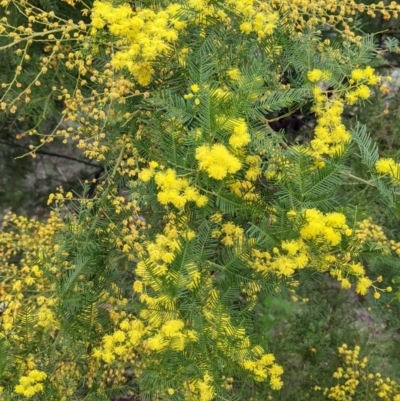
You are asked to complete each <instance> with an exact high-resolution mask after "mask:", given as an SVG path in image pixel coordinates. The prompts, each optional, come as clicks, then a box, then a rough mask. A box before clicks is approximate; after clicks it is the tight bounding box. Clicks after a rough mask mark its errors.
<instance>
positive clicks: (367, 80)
mask: <svg viewBox="0 0 400 401" xmlns="http://www.w3.org/2000/svg"><path fill="white" fill-rule="evenodd" d="M380 81H381V77H380V76H379V75H375V70H374V69H373V68H372V67H370V66H367V67H366V68H364V69H361V68H356V69H355V70H353V71H352V73H351V79H350V84H352V85H353V84H354V88H352V89H351V90H349V91H347V92H346V95H345V97H346V101H347V103H348V104H350V105H352V104H354V103H356V102H357V100H359V99H361V100H365V99H368V98H369V97H370V96H371V90H370V89H369V87H368V85H370V86H371V85H376V84H378V83H379V82H380Z"/></svg>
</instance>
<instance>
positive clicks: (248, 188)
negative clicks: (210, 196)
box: [229, 180, 260, 203]
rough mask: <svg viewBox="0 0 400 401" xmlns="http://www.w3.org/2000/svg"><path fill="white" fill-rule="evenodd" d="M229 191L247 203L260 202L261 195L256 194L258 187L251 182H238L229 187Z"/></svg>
mask: <svg viewBox="0 0 400 401" xmlns="http://www.w3.org/2000/svg"><path fill="white" fill-rule="evenodd" d="M229 189H230V190H231V191H232V193H234V194H235V195H237V196H239V197H240V198H242V199H243V200H244V201H246V202H249V203H251V202H256V201H258V200H260V195H259V194H257V193H255V190H256V187H255V186H254V185H253V183H252V182H250V181H246V180H244V181H240V180H236V181H234V182H233V183H232V184H230V185H229Z"/></svg>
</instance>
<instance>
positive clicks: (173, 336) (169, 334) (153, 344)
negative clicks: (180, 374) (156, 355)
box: [144, 319, 197, 351]
mask: <svg viewBox="0 0 400 401" xmlns="http://www.w3.org/2000/svg"><path fill="white" fill-rule="evenodd" d="M184 327H185V323H184V322H183V321H182V320H180V319H173V320H168V321H166V322H165V323H164V324H163V325H162V326H161V328H160V329H159V330H157V333H156V334H154V335H152V336H151V337H149V338H148V339H147V340H146V342H145V343H144V347H145V348H148V349H149V350H151V351H162V350H174V351H183V350H184V348H185V345H186V344H187V343H188V342H191V341H197V334H196V332H195V331H194V330H184Z"/></svg>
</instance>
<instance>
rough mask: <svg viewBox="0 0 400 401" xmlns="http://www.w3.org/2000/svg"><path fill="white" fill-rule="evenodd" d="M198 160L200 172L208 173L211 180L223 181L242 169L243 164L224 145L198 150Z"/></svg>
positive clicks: (204, 147) (205, 146)
mask: <svg viewBox="0 0 400 401" xmlns="http://www.w3.org/2000/svg"><path fill="white" fill-rule="evenodd" d="M195 157H196V160H198V161H199V168H200V170H203V171H206V172H207V174H208V176H209V177H210V178H213V179H215V180H222V179H224V178H225V177H226V176H227V175H228V174H234V173H236V172H237V171H239V170H240V169H241V167H242V164H241V162H240V161H239V159H237V158H236V157H235V156H234V155H232V154H231V153H230V152H229V151H228V149H227V148H226V147H225V146H224V145H222V144H215V145H213V146H211V147H210V146H209V145H203V146H200V147H198V148H197V149H196V155H195Z"/></svg>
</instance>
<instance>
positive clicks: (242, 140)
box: [229, 118, 250, 149]
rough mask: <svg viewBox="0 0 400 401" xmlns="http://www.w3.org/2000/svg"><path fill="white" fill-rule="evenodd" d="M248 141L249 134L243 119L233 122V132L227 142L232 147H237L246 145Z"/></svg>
mask: <svg viewBox="0 0 400 401" xmlns="http://www.w3.org/2000/svg"><path fill="white" fill-rule="evenodd" d="M249 142H250V134H249V131H248V128H247V124H246V122H245V121H244V119H242V118H241V119H239V120H237V121H235V123H234V124H233V133H232V135H231V137H230V138H229V144H230V145H231V146H232V147H233V148H234V149H238V148H241V147H243V146H246V145H247V144H248V143H249Z"/></svg>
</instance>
